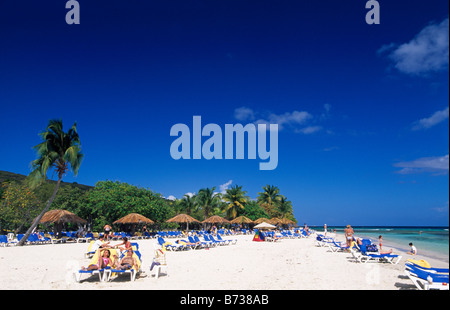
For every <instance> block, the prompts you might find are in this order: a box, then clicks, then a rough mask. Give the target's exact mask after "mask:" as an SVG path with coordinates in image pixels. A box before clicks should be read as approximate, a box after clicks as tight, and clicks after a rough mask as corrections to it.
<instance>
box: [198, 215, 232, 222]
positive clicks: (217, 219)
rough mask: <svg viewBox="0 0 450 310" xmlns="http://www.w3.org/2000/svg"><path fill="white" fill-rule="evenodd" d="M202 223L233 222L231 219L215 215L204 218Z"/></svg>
mask: <svg viewBox="0 0 450 310" xmlns="http://www.w3.org/2000/svg"><path fill="white" fill-rule="evenodd" d="M202 223H209V224H223V223H227V224H229V223H231V222H230V221H229V220H227V219H224V218H223V217H221V216H218V215H213V216H211V217H208V218H207V219H206V220H204V221H203V222H202Z"/></svg>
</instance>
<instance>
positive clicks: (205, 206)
mask: <svg viewBox="0 0 450 310" xmlns="http://www.w3.org/2000/svg"><path fill="white" fill-rule="evenodd" d="M215 189H216V188H215V187H213V188H202V189H201V190H199V191H198V194H197V199H196V200H197V203H198V206H199V207H200V208H201V209H202V210H203V212H204V215H205V220H206V219H207V218H208V217H209V215H210V214H211V212H212V211H213V210H214V208H217V207H219V206H220V204H221V196H222V195H221V194H219V193H214V190H215Z"/></svg>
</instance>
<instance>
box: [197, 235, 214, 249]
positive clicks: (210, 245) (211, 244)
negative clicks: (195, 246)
mask: <svg viewBox="0 0 450 310" xmlns="http://www.w3.org/2000/svg"><path fill="white" fill-rule="evenodd" d="M203 239H205V238H203ZM194 240H195V242H200V243H201V244H203V245H204V246H205V247H208V248H210V247H214V246H216V245H217V244H215V243H214V242H212V241H207V240H204V241H200V238H199V237H198V236H197V235H195V236H194Z"/></svg>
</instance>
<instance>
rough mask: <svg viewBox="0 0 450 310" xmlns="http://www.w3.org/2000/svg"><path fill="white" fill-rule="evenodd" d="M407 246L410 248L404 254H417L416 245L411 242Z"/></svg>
mask: <svg viewBox="0 0 450 310" xmlns="http://www.w3.org/2000/svg"><path fill="white" fill-rule="evenodd" d="M409 248H410V250H409V252H408V253H406V254H409V255H416V254H417V249H416V247H415V246H414V245H413V244H412V242H410V243H409Z"/></svg>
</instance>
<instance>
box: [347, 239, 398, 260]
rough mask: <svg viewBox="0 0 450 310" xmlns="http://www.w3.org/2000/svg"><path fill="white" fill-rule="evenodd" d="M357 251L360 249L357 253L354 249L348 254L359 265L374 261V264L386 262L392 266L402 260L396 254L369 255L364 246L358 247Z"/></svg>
mask: <svg viewBox="0 0 450 310" xmlns="http://www.w3.org/2000/svg"><path fill="white" fill-rule="evenodd" d="M359 249H360V251H359V252H357V251H356V250H354V249H350V252H351V253H352V255H353V257H354V258H355V259H356V261H357V262H360V263H367V262H369V261H376V262H388V263H391V264H393V265H397V264H398V263H399V262H400V260H401V259H402V256H401V255H397V254H379V253H369V252H367V251H366V245H365V244H362V245H360V246H359Z"/></svg>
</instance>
